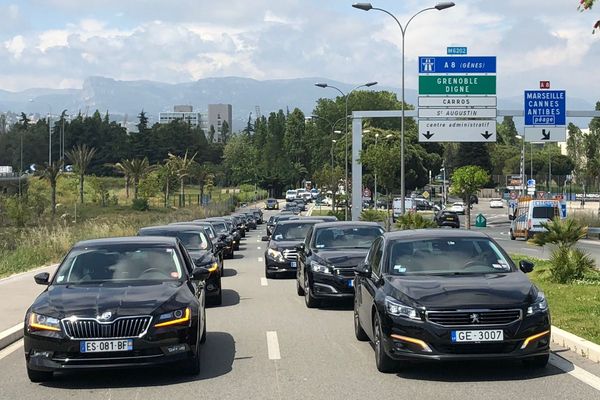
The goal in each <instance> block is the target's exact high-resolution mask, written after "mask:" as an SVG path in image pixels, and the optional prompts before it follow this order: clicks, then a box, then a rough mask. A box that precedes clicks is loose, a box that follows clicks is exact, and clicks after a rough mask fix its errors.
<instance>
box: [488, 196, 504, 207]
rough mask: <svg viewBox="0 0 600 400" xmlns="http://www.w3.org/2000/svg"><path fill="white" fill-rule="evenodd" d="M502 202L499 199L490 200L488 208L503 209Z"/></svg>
mask: <svg viewBox="0 0 600 400" xmlns="http://www.w3.org/2000/svg"><path fill="white" fill-rule="evenodd" d="M503 207H504V200H502V199H501V198H493V199H491V200H490V208H503Z"/></svg>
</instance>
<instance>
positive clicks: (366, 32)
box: [0, 0, 600, 102]
mask: <svg viewBox="0 0 600 400" xmlns="http://www.w3.org/2000/svg"><path fill="white" fill-rule="evenodd" d="M456 3H457V5H456V7H454V8H452V9H449V10H445V11H441V12H438V11H429V12H427V13H424V14H422V15H420V16H419V17H417V18H416V19H415V20H414V21H413V23H411V26H410V28H409V29H408V34H407V50H406V56H407V86H408V87H412V88H416V86H417V84H416V81H417V74H416V68H417V57H418V56H419V55H436V54H443V53H444V52H445V48H446V46H448V45H464V46H468V47H469V52H470V54H472V55H478V54H480V55H497V56H498V94H499V96H502V97H511V96H518V95H520V93H521V92H522V90H523V89H528V88H534V87H536V86H537V84H538V81H539V80H550V81H552V85H553V87H554V88H565V89H567V90H568V91H569V94H571V95H574V96H577V97H581V98H584V99H586V100H588V101H590V102H595V101H596V100H597V99H598V98H599V97H600V79H597V78H596V76H597V65H599V63H600V35H598V34H596V35H592V34H591V31H592V28H591V27H592V25H593V23H594V21H595V20H597V19H598V18H599V17H600V9H599V10H597V11H595V10H592V11H591V12H586V13H579V12H578V11H577V1H576V0H529V1H526V0H463V1H461V0H456ZM351 4H352V1H346V0H252V1H250V0H217V1H207V0H171V1H164V0H160V1H159V0H118V1H117V0H85V1H81V0H28V1H11V0H0V15H2V16H3V19H2V23H1V24H0V60H3V62H2V63H0V89H5V90H14V91H16V90H24V89H27V88H31V87H52V88H79V87H81V85H82V83H83V81H84V80H85V78H86V77H88V76H93V75H101V76H106V77H111V78H115V79H123V80H137V79H150V80H157V81H164V82H185V81H191V80H196V79H200V78H206V77H215V76H244V77H250V78H255V79H271V78H296V77H323V78H329V79H335V80H338V81H344V82H349V83H353V82H363V81H370V80H377V81H379V82H381V83H382V84H386V85H391V86H399V85H400V72H401V71H400V67H399V66H400V60H401V58H400V55H401V53H400V46H399V44H400V34H399V30H398V27H397V26H396V25H395V23H394V21H393V20H392V19H391V18H390V17H388V16H386V15H385V14H383V13H380V12H376V11H370V12H364V11H360V10H355V9H353V8H352V7H351ZM433 4H434V2H432V3H430V2H428V1H424V0H403V1H400V0H374V1H373V5H374V6H377V7H381V8H385V9H388V10H389V11H391V12H393V13H394V14H395V15H397V16H398V18H399V19H400V20H401V21H406V20H407V19H408V18H409V17H410V15H412V13H414V12H415V11H417V10H420V9H421V8H424V7H427V6H430V5H433Z"/></svg>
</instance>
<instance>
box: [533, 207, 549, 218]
mask: <svg viewBox="0 0 600 400" xmlns="http://www.w3.org/2000/svg"><path fill="white" fill-rule="evenodd" d="M532 218H547V219H552V218H554V207H533V212H532Z"/></svg>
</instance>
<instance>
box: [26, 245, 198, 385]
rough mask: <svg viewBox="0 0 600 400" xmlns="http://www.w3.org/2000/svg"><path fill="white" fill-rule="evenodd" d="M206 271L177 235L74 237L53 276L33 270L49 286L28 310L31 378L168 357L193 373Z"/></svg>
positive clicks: (156, 361) (149, 362) (153, 362)
mask: <svg viewBox="0 0 600 400" xmlns="http://www.w3.org/2000/svg"><path fill="white" fill-rule="evenodd" d="M208 275H209V272H208V270H207V269H206V268H202V267H195V266H194V263H193V261H192V259H191V258H190V256H189V254H188V252H187V251H186V250H185V247H184V246H183V245H182V244H181V242H179V240H177V239H175V238H166V237H123V238H111V239H99V240H89V241H84V242H79V243H77V244H76V245H75V246H74V247H73V248H72V249H71V251H69V253H68V254H67V256H66V257H65V259H64V260H63V262H62V263H61V264H60V265H59V267H58V269H57V271H56V274H55V275H54V277H53V278H52V279H50V275H49V274H48V273H47V272H44V273H40V274H38V275H36V276H35V281H36V282H37V283H38V284H40V285H45V286H47V288H46V289H45V290H44V291H43V292H42V294H40V295H39V296H38V298H37V299H36V300H35V301H34V303H33V304H32V305H31V307H30V308H29V309H28V310H27V313H26V315H25V328H24V335H25V337H24V349H25V360H26V368H27V373H28V376H29V379H30V380H31V381H33V382H41V381H46V380H49V379H51V378H52V375H53V373H54V371H66V370H77V369H86V370H89V369H104V368H138V367H142V366H156V365H161V364H164V363H172V362H180V363H181V364H182V367H183V370H184V371H186V372H188V373H191V374H198V373H199V372H200V344H201V343H203V342H204V341H205V339H206V322H205V308H204V302H205V299H204V292H205V291H204V283H203V281H204V280H205V279H206V278H207V277H208Z"/></svg>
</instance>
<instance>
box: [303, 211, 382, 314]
mask: <svg viewBox="0 0 600 400" xmlns="http://www.w3.org/2000/svg"><path fill="white" fill-rule="evenodd" d="M383 232H384V231H383V228H381V227H380V226H379V225H378V224H377V223H375V222H323V223H319V224H316V225H314V226H313V227H312V228H311V229H310V230H309V231H308V233H307V234H306V240H305V241H304V243H301V244H300V245H299V246H298V271H297V274H296V289H297V292H298V295H299V296H304V300H305V303H306V306H307V307H308V308H314V307H318V306H319V304H320V302H321V300H323V299H343V298H352V297H353V296H354V286H353V285H354V268H355V267H356V266H358V264H359V263H360V262H361V261H363V260H364V259H365V256H366V255H367V252H368V251H369V248H370V247H371V244H372V243H373V241H374V240H375V239H376V238H377V237H379V236H381V235H382V234H383Z"/></svg>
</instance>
